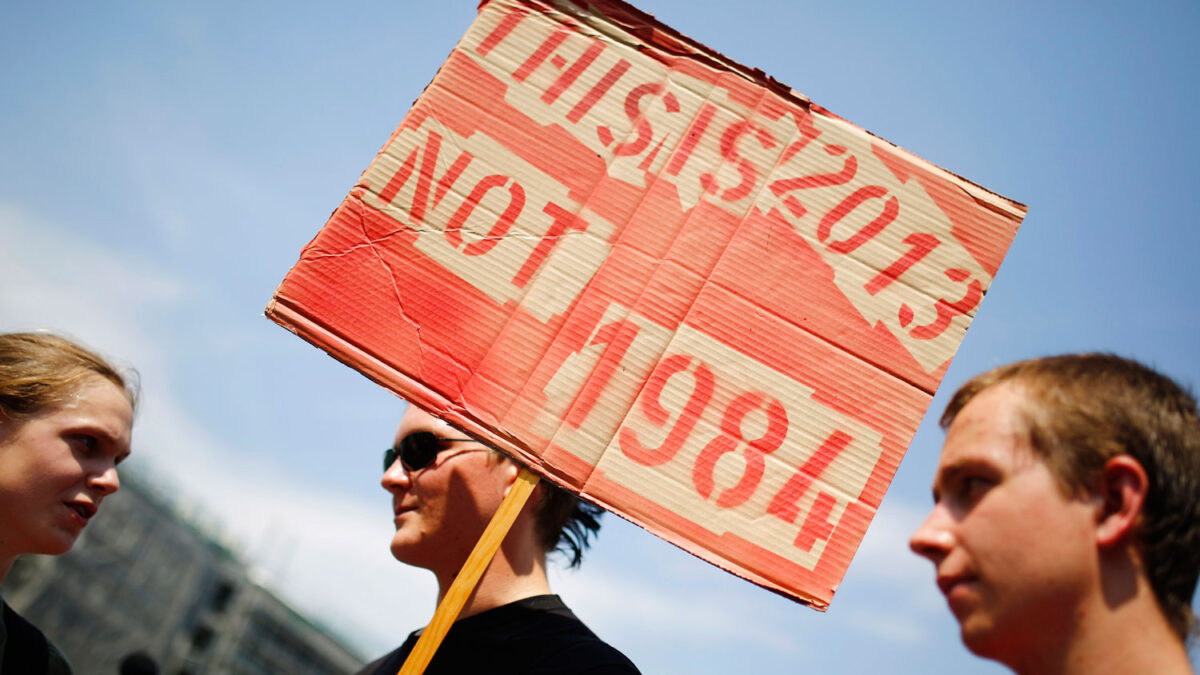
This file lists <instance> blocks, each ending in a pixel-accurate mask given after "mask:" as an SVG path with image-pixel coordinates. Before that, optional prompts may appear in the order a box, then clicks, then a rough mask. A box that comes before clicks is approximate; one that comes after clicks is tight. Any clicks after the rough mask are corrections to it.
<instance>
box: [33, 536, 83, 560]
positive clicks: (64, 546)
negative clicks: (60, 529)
mask: <svg viewBox="0 0 1200 675" xmlns="http://www.w3.org/2000/svg"><path fill="white" fill-rule="evenodd" d="M77 538H78V535H75V536H71V535H66V534H64V535H61V536H58V537H53V538H47V539H45V540H44V541H42V542H40V544H41V545H40V546H38V547H37V550H35V551H30V553H35V554H38V555H62V554H64V553H66V552H67V551H70V550H71V548H72V547H74V546H75V540H76V539H77Z"/></svg>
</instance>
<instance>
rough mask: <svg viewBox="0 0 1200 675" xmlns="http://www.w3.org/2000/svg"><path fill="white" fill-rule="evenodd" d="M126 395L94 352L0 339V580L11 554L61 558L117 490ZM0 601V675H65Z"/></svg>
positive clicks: (55, 341)
mask: <svg viewBox="0 0 1200 675" xmlns="http://www.w3.org/2000/svg"><path fill="white" fill-rule="evenodd" d="M133 407H134V394H133V391H132V388H131V386H130V384H129V383H128V382H127V381H126V379H125V377H123V376H122V375H121V374H120V373H119V372H118V371H117V370H116V369H115V368H113V367H112V366H111V365H109V364H108V363H107V362H106V361H104V360H103V359H102V358H100V357H99V356H97V355H96V354H94V353H92V352H90V351H88V350H86V349H84V348H83V347H80V346H79V345H77V344H75V343H73V342H70V341H69V340H65V339H63V338H61V337H57V336H54V335H49V334H43V333H9V334H0V581H3V580H4V577H5V576H7V574H8V570H9V569H10V568H11V567H12V564H13V561H14V560H15V559H16V558H17V556H19V555H23V554H27V553H40V554H45V555H58V554H61V553H66V552H67V551H69V550H70V549H71V546H72V545H74V543H75V539H76V538H77V537H78V536H79V534H80V533H81V532H82V531H83V528H84V527H86V526H87V524H88V522H89V521H90V520H91V519H92V518H94V517H95V516H96V513H97V511H99V509H100V504H101V502H103V501H104V499H105V498H106V497H108V496H109V495H111V494H112V493H114V492H116V491H117V488H118V483H117V471H116V465H117V464H119V463H120V462H121V461H122V460H123V459H125V458H126V457H127V456H129V446H130V435H131V432H132V427H133ZM0 605H3V615H4V618H3V621H2V622H0V673H4V674H5V675H7V674H8V673H13V674H14V675H15V674H17V673H21V674H26V673H28V674H31V675H36V674H40V673H50V674H53V675H62V674H64V673H66V674H69V673H70V672H71V668H70V666H69V665H68V663H67V660H66V659H65V658H64V657H63V655H62V654H61V653H60V652H59V651H58V649H56V648H55V647H54V645H53V644H51V643H49V642H48V641H47V640H46V638H45V636H44V635H42V633H41V631H39V630H38V629H37V628H36V627H34V626H33V625H32V624H30V623H29V622H28V621H26V620H25V619H23V618H22V617H21V616H20V615H18V614H17V613H16V612H14V611H13V610H12V609H11V608H9V607H8V605H7V604H4V603H3V600H2V599H0Z"/></svg>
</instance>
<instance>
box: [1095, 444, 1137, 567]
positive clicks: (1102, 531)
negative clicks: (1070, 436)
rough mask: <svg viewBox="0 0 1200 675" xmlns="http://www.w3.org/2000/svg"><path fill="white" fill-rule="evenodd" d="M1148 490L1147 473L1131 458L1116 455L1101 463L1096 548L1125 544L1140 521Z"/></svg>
mask: <svg viewBox="0 0 1200 675" xmlns="http://www.w3.org/2000/svg"><path fill="white" fill-rule="evenodd" d="M1149 489H1150V479H1149V478H1147V476H1146V469H1145V468H1143V467H1142V464H1141V462H1139V461H1137V460H1136V459H1134V458H1133V457H1132V456H1130V455H1124V454H1122V455H1117V456H1115V457H1111V458H1109V460H1108V461H1107V462H1105V463H1104V469H1103V470H1102V471H1101V474H1100V485H1099V493H1098V494H1097V495H1096V496H1097V497H1098V499H1099V504H1098V507H1097V512H1096V543H1097V544H1099V545H1100V546H1101V547H1102V548H1107V547H1112V546H1116V545H1118V544H1120V543H1122V542H1124V541H1128V537H1129V536H1130V534H1131V533H1133V531H1134V530H1135V529H1136V528H1137V525H1138V522H1139V520H1140V519H1141V515H1142V506H1143V505H1144V504H1145V503H1146V492H1147V491H1148V490H1149Z"/></svg>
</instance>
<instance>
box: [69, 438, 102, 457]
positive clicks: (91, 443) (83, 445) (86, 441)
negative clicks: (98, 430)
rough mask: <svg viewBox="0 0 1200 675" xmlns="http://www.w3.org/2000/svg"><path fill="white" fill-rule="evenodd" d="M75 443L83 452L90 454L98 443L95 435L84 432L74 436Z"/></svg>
mask: <svg viewBox="0 0 1200 675" xmlns="http://www.w3.org/2000/svg"><path fill="white" fill-rule="evenodd" d="M74 441H75V443H76V444H77V445H78V446H79V447H80V449H82V450H83V452H84V453H87V454H91V453H93V452H95V451H96V448H97V446H98V443H97V441H96V437H95V436H88V435H86V434H78V435H76V436H75V437H74Z"/></svg>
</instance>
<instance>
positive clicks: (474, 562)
mask: <svg viewBox="0 0 1200 675" xmlns="http://www.w3.org/2000/svg"><path fill="white" fill-rule="evenodd" d="M537 483H538V477H537V474H535V473H533V472H532V471H530V470H529V469H526V468H522V469H521V473H520V474H519V475H518V476H517V481H516V482H515V483H513V486H512V488H510V489H509V491H508V494H507V495H505V496H504V501H502V502H500V508H498V509H496V515H494V516H492V520H491V521H490V522H489V523H488V526H487V528H486V529H484V531H483V534H482V535H480V537H479V541H478V542H476V543H475V548H474V550H472V551H471V555H469V556H467V561H466V562H465V563H463V566H462V569H461V570H459V572H458V576H457V577H455V578H454V582H453V583H451V584H450V590H448V591H446V596H445V597H443V598H442V601H441V602H439V603H438V607H437V611H435V612H434V613H433V619H432V620H430V622H429V625H428V626H426V627H425V630H424V631H423V632H422V633H421V637H420V638H419V639H417V644H416V645H414V646H413V650H412V652H411V653H409V655H408V658H407V659H405V661H404V666H402V667H401V668H400V672H399V673H398V674H397V675H419V674H420V673H423V672H425V666H428V665H429V661H430V659H432V658H433V653H434V652H436V651H437V648H438V645H440V644H442V638H444V637H446V633H447V632H448V631H449V630H450V626H451V625H452V624H453V623H454V620H455V619H457V618H458V613H459V612H461V611H462V608H463V605H465V604H467V598H469V597H471V593H472V592H474V590H475V585H476V584H478V583H479V578H480V577H482V576H483V572H484V571H485V570H486V569H487V568H488V565H490V564H491V562H492V558H493V557H494V556H495V555H496V551H497V550H499V548H500V544H501V543H502V542H503V541H504V536H505V535H507V534H508V530H509V528H511V527H512V524H513V521H515V520H516V519H517V516H518V515H519V514H520V513H521V509H522V508H524V506H525V502H526V501H528V500H529V495H530V494H531V493H532V492H533V488H535V487H537Z"/></svg>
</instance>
